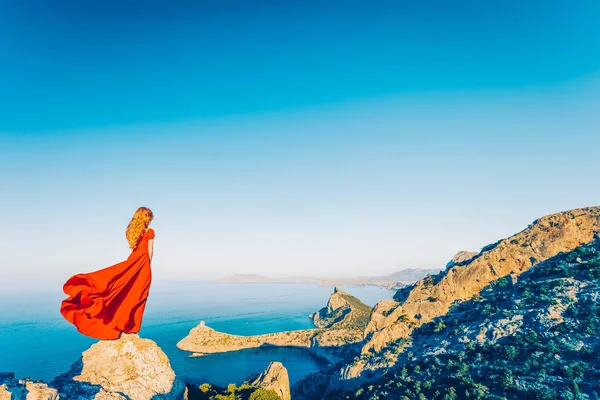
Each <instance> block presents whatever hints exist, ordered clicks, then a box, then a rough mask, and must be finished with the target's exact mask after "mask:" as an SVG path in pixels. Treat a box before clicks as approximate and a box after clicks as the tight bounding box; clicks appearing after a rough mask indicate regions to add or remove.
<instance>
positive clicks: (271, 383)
mask: <svg viewBox="0 0 600 400" xmlns="http://www.w3.org/2000/svg"><path fill="white" fill-rule="evenodd" d="M252 386H255V387H258V388H262V389H266V390H272V391H274V392H275V393H277V395H279V397H280V398H281V400H291V397H292V395H291V394H290V379H289V377H288V372H287V369H286V368H285V367H284V366H283V364H281V363H280V362H272V363H271V364H269V366H268V367H267V369H266V370H265V371H264V372H263V373H262V374H260V376H259V377H258V378H257V379H256V380H255V381H254V382H252Z"/></svg>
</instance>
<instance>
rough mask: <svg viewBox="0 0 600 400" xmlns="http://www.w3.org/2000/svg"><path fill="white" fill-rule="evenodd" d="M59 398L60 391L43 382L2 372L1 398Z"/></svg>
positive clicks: (18, 399)
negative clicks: (18, 377) (23, 378)
mask: <svg viewBox="0 0 600 400" xmlns="http://www.w3.org/2000/svg"><path fill="white" fill-rule="evenodd" d="M21 399H23V400H58V399H59V397H58V391H57V390H56V389H54V388H51V387H49V386H48V385H47V384H45V383H42V382H33V381H31V380H21V379H17V378H16V377H15V375H14V374H0V400H21Z"/></svg>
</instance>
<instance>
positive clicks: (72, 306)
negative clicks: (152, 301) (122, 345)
mask: <svg viewBox="0 0 600 400" xmlns="http://www.w3.org/2000/svg"><path fill="white" fill-rule="evenodd" d="M153 238H154V230H152V229H148V230H147V231H146V233H144V235H143V236H142V238H141V239H140V242H139V244H138V245H137V247H136V248H135V249H134V250H133V251H132V252H131V255H130V256H129V258H127V260H126V261H123V262H121V263H118V264H115V265H113V266H112V267H108V268H104V269H101V270H100V271H96V272H90V273H88V274H77V275H74V276H72V277H71V278H70V279H69V280H68V281H67V283H65V285H64V286H63V290H64V292H65V293H66V294H67V295H69V298H68V299H66V300H64V301H63V302H62V305H61V307H60V313H61V314H62V315H63V317H65V318H66V319H67V321H69V322H71V323H72V324H73V325H75V326H76V327H77V330H78V331H79V332H81V333H83V334H84V335H87V336H91V337H93V338H96V339H100V340H107V339H118V338H119V336H120V334H121V332H125V333H138V332H139V331H140V328H141V325H142V316H143V314H144V308H145V307H146V299H147V298H148V291H149V290H150V281H151V280H152V273H151V271H150V257H149V256H148V240H150V239H153Z"/></svg>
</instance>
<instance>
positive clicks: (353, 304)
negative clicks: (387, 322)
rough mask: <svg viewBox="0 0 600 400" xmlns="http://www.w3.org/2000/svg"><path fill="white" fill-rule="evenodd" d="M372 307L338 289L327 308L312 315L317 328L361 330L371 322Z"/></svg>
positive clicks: (330, 298) (311, 317)
mask: <svg viewBox="0 0 600 400" xmlns="http://www.w3.org/2000/svg"><path fill="white" fill-rule="evenodd" d="M370 314H371V307H369V306H367V305H365V304H363V303H362V302H361V301H360V300H358V299H357V298H356V297H354V296H351V295H349V294H348V293H344V292H342V291H341V290H339V289H338V288H337V287H336V288H335V289H334V291H333V294H332V295H331V296H330V297H329V301H328V302H327V306H326V307H324V308H322V309H320V310H319V311H317V312H316V313H314V314H311V315H310V319H312V321H313V323H314V324H315V326H316V327H317V328H360V329H364V328H365V327H366V326H367V323H368V322H369V315H370Z"/></svg>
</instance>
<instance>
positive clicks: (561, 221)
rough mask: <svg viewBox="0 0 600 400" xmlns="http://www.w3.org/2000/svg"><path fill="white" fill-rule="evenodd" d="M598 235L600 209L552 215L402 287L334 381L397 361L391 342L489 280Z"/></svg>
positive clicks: (379, 309) (378, 310) (377, 313)
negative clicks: (358, 357) (448, 266)
mask: <svg viewBox="0 0 600 400" xmlns="http://www.w3.org/2000/svg"><path fill="white" fill-rule="evenodd" d="M599 233H600V207H589V208H582V209H575V210H571V211H566V212H560V213H557V214H552V215H548V216H545V217H542V218H540V219H538V220H536V221H534V222H533V223H532V224H531V225H529V226H528V227H527V228H526V229H525V230H523V231H521V232H519V233H517V234H515V235H513V236H511V237H509V238H506V239H503V240H500V241H498V242H497V243H494V244H492V245H489V246H486V247H485V248H483V249H482V251H481V252H480V253H479V254H477V255H476V256H475V257H473V258H471V259H468V260H466V261H461V262H460V263H457V264H455V265H453V266H451V267H450V268H448V269H447V270H446V271H444V272H442V273H440V274H438V275H436V276H433V277H431V276H430V277H427V278H425V279H422V280H420V281H418V282H416V283H414V284H413V285H410V286H407V287H405V288H402V289H400V290H399V291H398V292H397V293H396V295H395V296H394V300H386V301H383V302H380V303H379V304H377V305H376V306H375V307H374V309H373V312H372V314H371V318H370V321H369V323H368V325H367V328H366V329H365V332H364V342H363V347H362V350H361V357H360V359H359V360H355V361H352V362H351V363H349V364H347V365H346V366H344V367H343V368H342V369H341V370H339V371H338V373H337V375H336V377H335V378H334V381H336V380H337V381H340V382H343V381H347V380H357V379H358V380H360V379H362V376H363V375H364V374H365V373H366V372H368V371H373V370H378V369H380V368H385V367H389V366H391V365H394V364H395V362H396V359H397V354H396V353H395V352H394V351H391V350H390V349H389V346H390V344H392V343H394V342H396V341H398V340H400V339H406V338H408V337H409V336H410V335H411V333H412V332H413V331H414V329H416V328H418V327H420V326H421V325H423V324H425V323H428V322H430V321H432V320H433V319H434V318H436V317H439V316H442V315H444V314H446V313H447V312H448V310H449V309H450V307H451V306H452V305H453V304H457V303H460V302H463V301H465V300H468V299H470V298H472V297H473V296H475V295H477V294H478V293H479V292H480V291H481V290H482V289H483V288H484V287H485V286H487V285H489V284H490V283H491V282H493V281H495V280H497V279H499V278H502V277H504V276H507V275H510V276H513V277H517V276H518V275H520V274H521V273H523V272H524V271H527V270H528V269H530V268H531V267H532V266H534V265H537V264H538V263H540V262H541V261H544V260H547V259H549V258H550V257H553V256H555V255H557V254H559V253H561V252H568V251H571V250H573V249H574V248H576V247H578V246H580V245H582V244H585V243H589V242H591V241H592V240H593V239H594V237H595V236H597V235H598V234H599ZM465 257H467V256H466V255H464V254H462V255H461V256H460V258H465ZM340 384H343V383H340Z"/></svg>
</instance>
